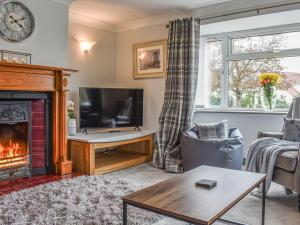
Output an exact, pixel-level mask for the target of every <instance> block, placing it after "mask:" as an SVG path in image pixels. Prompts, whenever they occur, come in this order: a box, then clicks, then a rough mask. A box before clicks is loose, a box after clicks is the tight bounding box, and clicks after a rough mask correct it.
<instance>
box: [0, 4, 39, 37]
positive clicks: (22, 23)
mask: <svg viewBox="0 0 300 225" xmlns="http://www.w3.org/2000/svg"><path fill="white" fill-rule="evenodd" d="M33 30H34V17H33V15H32V13H31V12H30V11H29V9H28V8H27V7H26V6H25V5H23V4H22V3H20V2H17V1H0V37H2V38H4V39H5V40H8V41H12V42H19V41H23V40H24V39H26V38H28V37H29V36H30V35H31V34H32V33H33Z"/></svg>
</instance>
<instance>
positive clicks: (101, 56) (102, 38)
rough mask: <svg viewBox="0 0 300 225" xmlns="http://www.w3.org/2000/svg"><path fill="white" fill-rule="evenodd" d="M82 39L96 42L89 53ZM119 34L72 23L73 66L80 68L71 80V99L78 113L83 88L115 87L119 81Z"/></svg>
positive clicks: (70, 63) (71, 61) (71, 59)
mask: <svg viewBox="0 0 300 225" xmlns="http://www.w3.org/2000/svg"><path fill="white" fill-rule="evenodd" d="M79 40H89V41H95V42H96V44H95V45H94V46H93V48H92V49H91V50H90V51H89V52H88V53H84V52H83V51H81V49H80V46H79V42H78V41H79ZM115 45H116V34H114V33H112V32H109V31H103V30H99V29H96V28H92V27H88V26H85V25H81V24H78V23H73V22H70V24H69V66H70V67H71V68H73V69H78V70H79V72H78V73H74V74H73V75H72V76H71V78H70V81H69V87H70V93H69V99H72V100H73V101H75V105H76V112H77V114H78V97H79V93H78V90H79V87H112V86H115V83H116V75H115V74H116V73H115V67H116V63H115V61H116V51H115V49H116V48H115Z"/></svg>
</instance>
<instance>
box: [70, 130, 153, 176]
mask: <svg viewBox="0 0 300 225" xmlns="http://www.w3.org/2000/svg"><path fill="white" fill-rule="evenodd" d="M153 133H154V132H151V131H145V130H143V131H126V132H118V133H92V134H78V135H76V136H70V137H69V139H68V149H69V157H70V158H71V159H72V161H73V171H74V172H80V173H83V174H87V175H94V174H105V173H109V172H112V171H116V170H120V169H124V168H128V167H132V166H135V165H138V164H142V163H145V162H148V161H151V160H152V154H153ZM105 149H113V150H114V151H112V152H102V151H101V150H105Z"/></svg>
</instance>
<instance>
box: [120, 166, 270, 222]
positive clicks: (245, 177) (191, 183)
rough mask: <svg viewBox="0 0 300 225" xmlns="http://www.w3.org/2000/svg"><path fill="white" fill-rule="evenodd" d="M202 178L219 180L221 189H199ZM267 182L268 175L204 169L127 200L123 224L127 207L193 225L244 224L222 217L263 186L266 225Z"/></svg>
mask: <svg viewBox="0 0 300 225" xmlns="http://www.w3.org/2000/svg"><path fill="white" fill-rule="evenodd" d="M200 179H210V180H216V181H217V182H218V184H217V187H215V188H213V189H211V190H207V189H203V188H199V187H196V186H195V182H196V181H197V180H200ZM265 180H266V175H264V174H257V173H250V172H245V171H237V170H230V169H223V168H216V167H210V166H200V167H198V168H196V169H193V170H190V171H188V172H186V173H184V174H180V175H177V176H175V177H173V178H170V179H168V180H165V181H163V182H161V183H158V184H155V185H153V186H150V187H147V188H144V189H142V190H140V191H137V192H134V193H132V194H129V195H127V196H125V197H123V224H124V225H126V224H127V205H132V206H135V207H137V208H141V209H145V210H148V211H151V212H154V213H158V214H161V215H164V216H168V217H172V218H174V219H177V220H181V221H184V222H187V223H191V224H201V225H210V224H213V223H214V222H215V221H217V220H218V221H220V222H224V223H230V224H238V225H242V224H243V223H238V222H235V221H229V220H225V219H221V216H222V215H224V214H225V213H226V212H228V211H229V210H230V209H231V208H232V207H233V206H234V205H235V204H237V203H238V202H239V201H240V200H242V199H243V198H244V197H245V196H246V195H247V194H249V193H250V192H251V191H252V190H253V189H254V188H255V187H257V186H258V185H259V184H261V183H263V190H264V191H263V195H262V215H261V217H262V218H261V224H262V225H264V223H265V186H266V185H265Z"/></svg>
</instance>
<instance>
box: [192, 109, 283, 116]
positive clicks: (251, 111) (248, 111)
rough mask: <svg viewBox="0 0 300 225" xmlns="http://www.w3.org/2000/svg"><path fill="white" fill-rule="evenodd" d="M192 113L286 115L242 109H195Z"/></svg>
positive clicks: (277, 112) (276, 112)
mask: <svg viewBox="0 0 300 225" xmlns="http://www.w3.org/2000/svg"><path fill="white" fill-rule="evenodd" d="M194 112H200V113H203V112H206V113H240V114H271V115H286V114H287V111H274V112H265V111H259V110H246V109H245V110H244V109H204V108H196V109H195V110H194Z"/></svg>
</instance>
